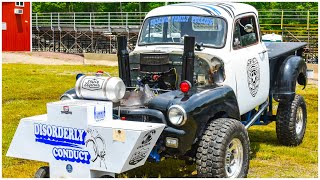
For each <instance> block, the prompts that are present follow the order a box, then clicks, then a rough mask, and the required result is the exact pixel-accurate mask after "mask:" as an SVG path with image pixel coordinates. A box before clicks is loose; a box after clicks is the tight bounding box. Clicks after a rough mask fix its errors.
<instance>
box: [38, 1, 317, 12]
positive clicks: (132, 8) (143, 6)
mask: <svg viewBox="0 0 320 180" xmlns="http://www.w3.org/2000/svg"><path fill="white" fill-rule="evenodd" d="M245 3H247V4H251V5H252V6H254V7H255V8H256V9H258V10H270V9H284V10H288V9H290V10H297V11H307V10H314V11H317V10H318V3H317V2H294V3H292V2H281V3H280V2H245ZM169 4H173V2H170V3H169ZM164 5H165V2H126V3H125V2H123V3H120V2H33V3H32V11H33V12H34V13H41V12H120V11H121V9H122V11H123V12H138V11H141V12H148V11H150V10H152V9H154V8H156V7H159V6H164ZM121 7H122V8H121Z"/></svg>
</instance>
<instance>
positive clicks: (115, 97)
mask: <svg viewBox="0 0 320 180" xmlns="http://www.w3.org/2000/svg"><path fill="white" fill-rule="evenodd" d="M75 90H76V94H77V96H78V97H79V98H82V99H95V100H109V101H112V102H119V101H120V99H122V98H123V96H124V94H125V92H126V86H125V84H124V83H123V81H122V79H120V78H118V77H105V76H85V75H83V76H81V77H79V78H78V80H77V82H76V86H75Z"/></svg>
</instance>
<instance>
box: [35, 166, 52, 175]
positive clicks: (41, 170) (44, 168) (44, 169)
mask: <svg viewBox="0 0 320 180" xmlns="http://www.w3.org/2000/svg"><path fill="white" fill-rule="evenodd" d="M34 177H35V178H49V177H50V171H49V167H48V166H42V167H40V168H39V169H38V170H37V172H36V174H35V175H34Z"/></svg>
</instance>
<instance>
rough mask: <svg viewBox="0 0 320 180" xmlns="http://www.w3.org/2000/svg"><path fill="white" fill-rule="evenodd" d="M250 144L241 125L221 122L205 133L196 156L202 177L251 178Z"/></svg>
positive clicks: (210, 124) (236, 122)
mask: <svg viewBox="0 0 320 180" xmlns="http://www.w3.org/2000/svg"><path fill="white" fill-rule="evenodd" d="M249 152H250V141H249V137H248V132H247V130H246V129H245V127H244V125H242V124H241V122H240V121H237V120H234V119H229V118H220V119H217V120H213V121H211V122H210V123H209V124H208V125H207V127H206V129H205V132H204V133H203V135H202V137H201V139H200V142H199V147H198V150H197V154H196V165H197V171H198V176H199V177H214V178H221V177H230V178H243V177H247V174H248V170H249Z"/></svg>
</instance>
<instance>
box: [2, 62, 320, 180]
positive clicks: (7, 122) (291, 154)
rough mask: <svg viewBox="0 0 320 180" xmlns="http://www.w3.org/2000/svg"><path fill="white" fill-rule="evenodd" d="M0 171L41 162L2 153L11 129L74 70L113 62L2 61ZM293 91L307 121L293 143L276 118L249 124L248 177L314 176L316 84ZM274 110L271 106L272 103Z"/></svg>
mask: <svg viewBox="0 0 320 180" xmlns="http://www.w3.org/2000/svg"><path fill="white" fill-rule="evenodd" d="M2 68H3V69H2V74H3V75H2V80H3V83H2V93H3V97H2V111H3V117H2V132H3V133H2V143H3V144H2V161H3V162H2V163H3V165H2V172H3V177H6V178H8V177H33V175H34V173H35V172H36V170H37V169H38V168H39V167H40V166H43V165H46V163H43V162H37V161H30V160H24V159H16V158H9V157H6V156H5V154H6V152H7V150H8V148H9V145H10V142H11V140H12V138H13V135H14V133H15V130H16V128H17V126H18V124H19V121H20V119H21V118H23V117H28V116H33V115H37V114H43V113H46V103H48V102H52V101H57V100H58V99H59V97H60V95H61V94H62V93H63V92H65V91H66V90H68V89H70V88H72V87H73V86H74V84H75V75H76V74H77V73H80V72H82V73H86V74H88V73H94V72H96V71H97V70H99V69H102V70H105V71H108V72H109V73H110V74H111V75H114V76H117V74H118V71H117V68H114V67H106V66H45V65H23V64H3V65H2ZM300 89H301V88H299V90H298V93H299V94H301V95H303V96H304V97H305V100H306V103H307V108H308V124H307V131H306V135H305V138H304V141H303V143H302V144H301V145H299V146H298V147H285V146H281V145H280V144H279V143H278V142H277V138H276V133H275V123H271V124H269V125H268V126H253V127H251V128H250V129H249V136H250V141H251V161H250V170H249V174H248V176H249V177H318V88H317V86H315V85H308V86H307V88H306V89H305V90H300ZM274 110H275V112H276V108H275V109H274ZM195 175H196V171H195V166H194V165H186V164H185V163H184V161H181V160H175V159H172V158H169V159H165V160H163V161H161V162H160V163H146V164H145V165H144V166H142V167H139V168H136V169H134V170H130V171H128V172H126V173H122V174H120V175H119V176H118V177H194V176H195Z"/></svg>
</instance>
